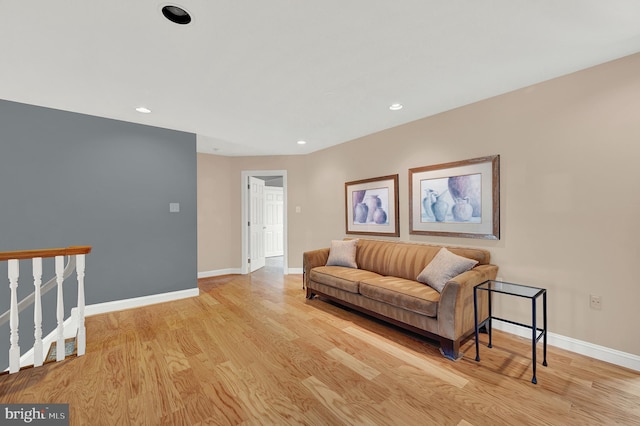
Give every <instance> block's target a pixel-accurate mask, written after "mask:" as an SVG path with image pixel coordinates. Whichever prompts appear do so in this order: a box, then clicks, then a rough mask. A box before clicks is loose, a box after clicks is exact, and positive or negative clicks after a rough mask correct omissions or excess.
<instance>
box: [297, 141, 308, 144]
mask: <svg viewBox="0 0 640 426" xmlns="http://www.w3.org/2000/svg"><path fill="white" fill-rule="evenodd" d="M306 143H307V141H298V145H304V144H306Z"/></svg>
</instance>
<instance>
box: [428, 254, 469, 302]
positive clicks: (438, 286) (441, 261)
mask: <svg viewBox="0 0 640 426" xmlns="http://www.w3.org/2000/svg"><path fill="white" fill-rule="evenodd" d="M477 264H478V261H477V260H473V259H469V258H466V257H463V256H458V255H457V254H453V253H451V252H450V251H449V250H447V249H446V248H444V247H443V248H441V249H440V251H439V252H438V254H436V256H435V257H434V258H433V260H432V261H431V262H429V264H428V265H427V266H426V267H425V268H424V269H423V270H422V272H420V275H418V278H417V280H418V281H420V282H421V283H424V284H427V285H428V286H429V287H432V288H433V289H434V290H436V291H437V292H438V293H440V292H442V289H443V288H444V286H445V284H446V283H447V282H449V280H450V279H451V278H453V277H456V276H458V275H460V274H461V273H463V272H466V271H468V270H470V269H471V268H473V267H474V266H476V265H477Z"/></svg>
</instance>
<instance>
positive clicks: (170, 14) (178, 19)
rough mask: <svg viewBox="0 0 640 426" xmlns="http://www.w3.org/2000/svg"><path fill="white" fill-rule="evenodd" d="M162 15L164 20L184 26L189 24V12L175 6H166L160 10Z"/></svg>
mask: <svg viewBox="0 0 640 426" xmlns="http://www.w3.org/2000/svg"><path fill="white" fill-rule="evenodd" d="M162 14H163V15H164V17H165V18H167V19H168V20H170V21H171V22H173V23H176V24H179V25H186V24H188V23H190V22H191V15H189V12H187V11H186V10H184V9H183V8H181V7H180V6H176V5H171V4H170V5H167V6H164V7H163V8H162Z"/></svg>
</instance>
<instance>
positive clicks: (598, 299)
mask: <svg viewBox="0 0 640 426" xmlns="http://www.w3.org/2000/svg"><path fill="white" fill-rule="evenodd" d="M589 306H591V309H597V310H600V309H602V296H595V295H593V294H591V295H589Z"/></svg>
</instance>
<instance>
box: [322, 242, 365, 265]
mask: <svg viewBox="0 0 640 426" xmlns="http://www.w3.org/2000/svg"><path fill="white" fill-rule="evenodd" d="M357 246H358V240H357V239H356V240H347V241H340V240H332V241H331V249H330V250H329V259H327V266H346V267H347V268H357V267H358V265H357V264H356V247H357Z"/></svg>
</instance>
